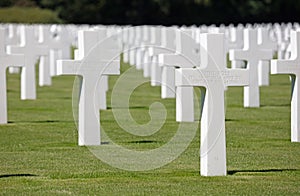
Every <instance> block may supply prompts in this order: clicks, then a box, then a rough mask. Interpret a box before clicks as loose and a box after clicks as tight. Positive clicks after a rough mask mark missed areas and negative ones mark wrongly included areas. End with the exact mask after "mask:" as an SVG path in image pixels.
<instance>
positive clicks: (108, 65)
mask: <svg viewBox="0 0 300 196" xmlns="http://www.w3.org/2000/svg"><path fill="white" fill-rule="evenodd" d="M88 36H89V39H90V40H91V39H93V40H94V42H93V43H94V45H93V47H92V48H90V49H89V50H88V51H85V52H84V53H85V54H83V55H84V57H83V59H81V60H58V61H57V71H58V74H59V75H78V76H81V77H82V83H81V89H80V99H79V122H78V125H79V126H78V129H79V130H78V136H79V138H78V143H79V145H100V144H101V139H100V114H99V106H97V104H98V103H99V101H98V98H99V92H98V88H97V85H98V82H99V80H100V79H101V76H103V75H116V74H120V49H119V48H118V46H117V47H116V48H114V49H107V46H109V45H111V42H115V39H114V37H115V36H117V35H114V36H111V37H109V38H106V39H104V40H103V39H101V38H99V34H98V32H96V31H95V32H93V31H91V32H89V33H88Z"/></svg>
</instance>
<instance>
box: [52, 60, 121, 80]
mask: <svg viewBox="0 0 300 196" xmlns="http://www.w3.org/2000/svg"><path fill="white" fill-rule="evenodd" d="M88 73H99V74H100V75H118V74H120V61H119V60H108V61H105V60H103V61H84V60H57V74H58V75H81V76H82V75H84V74H88Z"/></svg>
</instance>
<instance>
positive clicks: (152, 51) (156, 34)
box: [149, 26, 165, 86]
mask: <svg viewBox="0 0 300 196" xmlns="http://www.w3.org/2000/svg"><path fill="white" fill-rule="evenodd" d="M161 29H162V27H160V26H155V27H151V38H152V40H151V42H152V46H151V47H149V56H150V59H151V64H150V82H151V86H160V85H161V67H160V66H159V64H158V54H159V53H161V52H162V51H161V50H159V49H158V48H161V47H162V42H161V41H162V40H161V39H162V37H161V34H162V32H161ZM164 51H165V50H164Z"/></svg>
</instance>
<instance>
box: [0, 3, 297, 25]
mask: <svg viewBox="0 0 300 196" xmlns="http://www.w3.org/2000/svg"><path fill="white" fill-rule="evenodd" d="M9 6H27V7H34V6H37V7H40V8H47V9H50V10H53V11H54V12H56V13H57V14H58V16H59V17H60V18H61V19H62V20H63V21H64V22H65V23H74V24H119V25H125V24H132V25H141V24H162V25H192V24H196V25H199V24H217V25H218V24H221V23H223V24H230V23H233V24H237V23H247V22H249V23H254V22H260V23H261V22H298V21H300V1H299V0H0V7H9Z"/></svg>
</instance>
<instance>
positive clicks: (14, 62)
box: [0, 28, 25, 124]
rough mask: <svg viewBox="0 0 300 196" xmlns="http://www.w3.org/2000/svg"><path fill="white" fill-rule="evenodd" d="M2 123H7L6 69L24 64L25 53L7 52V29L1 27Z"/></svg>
mask: <svg viewBox="0 0 300 196" xmlns="http://www.w3.org/2000/svg"><path fill="white" fill-rule="evenodd" d="M0 44H1V45H0V124H6V123H7V94H6V92H7V91H6V88H7V87H6V70H7V68H8V67H20V66H23V65H24V63H25V62H24V55H19V54H10V55H9V54H6V52H5V29H4V28H0Z"/></svg>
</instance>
